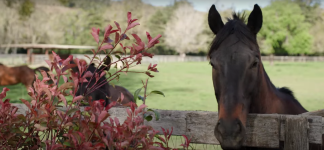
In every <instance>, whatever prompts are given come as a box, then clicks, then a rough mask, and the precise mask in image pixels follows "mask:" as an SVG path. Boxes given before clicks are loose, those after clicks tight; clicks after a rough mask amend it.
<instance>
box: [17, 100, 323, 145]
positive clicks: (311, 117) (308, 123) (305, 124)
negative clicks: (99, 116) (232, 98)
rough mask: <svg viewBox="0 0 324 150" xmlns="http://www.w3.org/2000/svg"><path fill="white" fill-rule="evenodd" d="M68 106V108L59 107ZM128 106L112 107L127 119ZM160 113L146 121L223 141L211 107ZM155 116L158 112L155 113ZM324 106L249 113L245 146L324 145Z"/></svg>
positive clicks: (202, 139)
mask: <svg viewBox="0 0 324 150" xmlns="http://www.w3.org/2000/svg"><path fill="white" fill-rule="evenodd" d="M14 105H15V106H17V107H19V108H20V109H19V111H18V113H22V114H23V113H24V112H25V111H26V110H28V108H27V107H26V106H25V105H24V104H14ZM59 109H61V110H64V109H65V108H59ZM126 109H127V108H125V107H116V108H112V109H111V110H109V113H110V115H111V117H117V118H119V120H120V122H124V120H125V119H126V117H127V111H126ZM157 111H158V112H159V113H160V115H161V116H160V119H159V120H158V121H156V120H155V118H153V120H152V121H150V122H147V121H145V124H146V125H150V126H152V127H153V128H154V129H156V130H159V131H160V133H162V131H161V127H163V128H166V129H170V128H171V127H173V134H172V135H177V136H178V135H179V136H180V135H186V136H188V137H189V138H191V142H192V143H199V144H212V145H219V142H218V141H217V139H216V138H215V136H214V128H215V125H216V122H217V118H218V113H217V112H208V111H178V110H157ZM152 116H154V115H153V114H152ZM322 116H324V109H323V110H321V111H316V112H308V113H305V114H301V115H279V114H249V115H248V119H247V124H246V140H245V142H244V144H243V145H244V146H249V147H263V148H279V146H280V142H284V148H283V149H284V150H309V144H318V145H322V144H323V143H322V134H324V119H323V117H322Z"/></svg>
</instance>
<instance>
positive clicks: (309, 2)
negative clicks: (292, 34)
mask: <svg viewBox="0 0 324 150" xmlns="http://www.w3.org/2000/svg"><path fill="white" fill-rule="evenodd" d="M290 1H293V2H295V3H297V4H298V5H299V7H300V8H301V10H302V11H303V14H304V15H305V21H306V22H309V23H312V24H314V23H315V22H316V21H318V20H320V19H321V14H320V13H319V11H320V5H321V1H320V0H290Z"/></svg>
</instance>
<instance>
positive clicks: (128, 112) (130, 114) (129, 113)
mask: <svg viewBox="0 0 324 150" xmlns="http://www.w3.org/2000/svg"><path fill="white" fill-rule="evenodd" d="M127 114H128V116H129V117H131V116H132V112H131V111H130V110H129V109H127Z"/></svg>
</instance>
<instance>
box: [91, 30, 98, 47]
mask: <svg viewBox="0 0 324 150" xmlns="http://www.w3.org/2000/svg"><path fill="white" fill-rule="evenodd" d="M91 34H92V37H93V38H94V40H95V41H96V42H97V44H99V35H98V34H97V33H96V32H91Z"/></svg>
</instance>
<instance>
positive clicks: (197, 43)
mask: <svg viewBox="0 0 324 150" xmlns="http://www.w3.org/2000/svg"><path fill="white" fill-rule="evenodd" d="M204 19H205V18H204V16H203V14H202V13H200V12H197V11H196V10H194V8H193V7H192V6H191V5H190V4H183V5H181V6H179V7H178V8H177V9H176V10H175V12H174V13H173V16H172V18H171V20H170V21H169V22H168V23H167V26H166V29H165V42H166V44H167V45H169V46H170V47H172V48H174V49H175V50H176V51H177V52H178V53H179V54H180V56H182V57H185V55H186V53H187V52H193V51H197V49H198V48H200V47H201V46H203V45H204V44H205V43H206V40H207V38H202V37H200V33H201V32H202V31H203V27H204Z"/></svg>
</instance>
